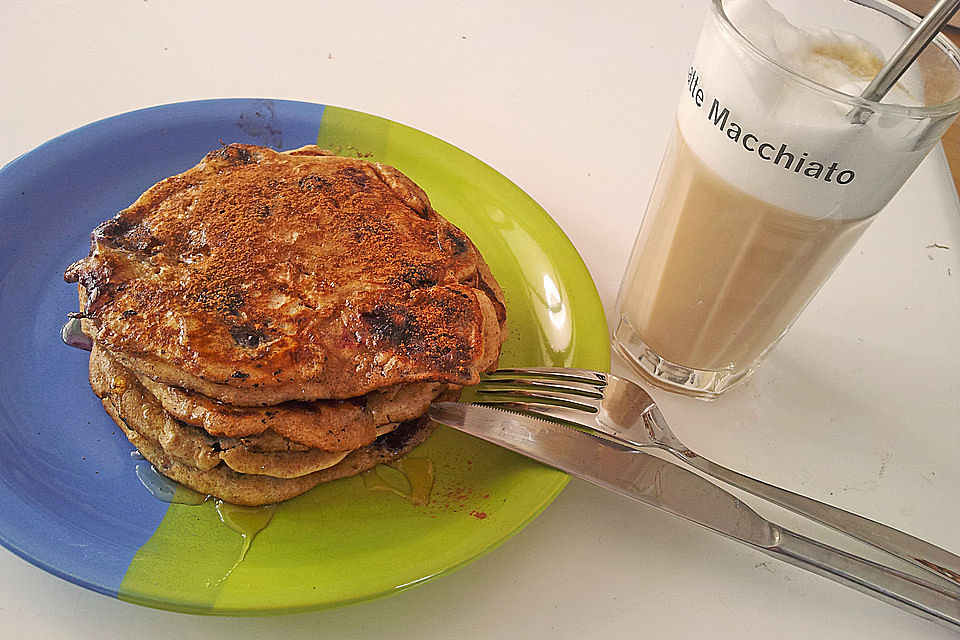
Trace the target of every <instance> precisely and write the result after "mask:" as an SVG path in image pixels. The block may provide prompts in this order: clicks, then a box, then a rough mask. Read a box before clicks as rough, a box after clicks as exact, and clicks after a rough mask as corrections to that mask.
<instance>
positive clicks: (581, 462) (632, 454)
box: [430, 402, 960, 630]
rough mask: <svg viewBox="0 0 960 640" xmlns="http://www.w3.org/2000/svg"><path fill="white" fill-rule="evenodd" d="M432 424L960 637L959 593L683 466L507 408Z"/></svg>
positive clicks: (459, 409) (445, 408) (434, 413)
mask: <svg viewBox="0 0 960 640" xmlns="http://www.w3.org/2000/svg"><path fill="white" fill-rule="evenodd" d="M430 417H431V418H433V419H434V420H436V421H437V422H439V423H441V424H445V425H448V426H450V427H453V428H455V429H458V430H460V431H464V432H466V433H469V434H471V435H474V436H477V437H478V438H482V439H484V440H487V441H489V442H492V443H494V444H498V445H500V446H502V447H505V448H507V449H510V450H512V451H516V452H517V453H520V454H522V455H525V456H527V457H529V458H533V459H534V460H538V461H539V462H542V463H544V464H546V465H549V466H551V467H554V468H556V469H559V470H561V471H565V472H567V473H569V474H571V475H574V476H576V477H578V478H582V479H583V480H586V481H587V482H592V483H593V484H596V485H599V486H601V487H604V488H606V489H610V490H611V491H616V492H617V493H619V494H621V495H624V496H627V497H628V498H632V499H634V500H638V501H640V502H643V503H646V504H649V505H651V506H654V507H657V508H658V509H662V510H664V511H667V512H669V513H672V514H674V515H677V516H680V517H681V518H684V519H686V520H689V521H691V522H694V523H696V524H699V525H701V526H704V527H706V528H708V529H711V530H713V531H716V532H717V533H719V534H721V535H724V536H726V537H728V538H732V539H733V540H737V541H738V542H742V543H743V544H746V545H747V546H750V547H753V548H755V549H757V550H759V551H761V552H763V553H765V554H767V555H770V556H772V557H774V558H777V559H779V560H783V561H785V562H789V563H790V564H793V565H796V566H798V567H801V568H803V569H806V570H808V571H812V572H813V573H817V574H819V575H822V576H825V577H827V578H830V579H831V580H834V581H836V582H839V583H841V584H844V585H846V586H848V587H852V588H854V589H856V590H858V591H860V592H862V593H866V594H868V595H871V596H873V597H875V598H878V599H880V600H883V601H884V602H887V603H889V604H892V605H894V606H897V607H899V608H901V609H903V610H905V611H909V612H910V613H913V614H916V615H918V616H920V617H922V618H925V619H927V620H931V621H933V622H937V623H939V624H942V625H944V626H947V627H949V628H951V629H954V630H960V591H954V590H952V589H950V588H949V587H945V586H938V585H934V584H931V583H929V582H927V581H925V580H921V579H920V578H917V577H914V576H912V575H909V574H907V573H903V572H901V571H897V570H896V569H893V568H890V567H886V566H884V565H881V564H877V563H875V562H872V561H870V560H866V559H864V558H860V557H859V556H855V555H853V554H850V553H847V552H845V551H842V550H840V549H836V548H834V547H830V546H828V545H825V544H823V543H820V542H817V541H816V540H812V539H810V538H806V537H804V536H802V535H800V534H797V533H794V532H792V531H789V530H788V529H785V528H783V527H781V526H779V525H777V524H774V523H772V522H770V521H768V520H766V519H764V518H762V517H761V516H760V515H759V514H758V513H756V512H755V511H753V510H752V509H751V508H750V507H748V506H747V505H746V504H744V503H743V502H741V501H740V500H739V499H737V498H736V497H735V496H733V495H732V494H730V493H728V492H727V491H725V490H723V489H721V488H720V487H718V486H716V485H714V484H713V483H711V482H709V481H707V480H705V479H703V478H701V477H700V476H698V475H696V474H695V473H692V472H690V471H687V470H686V469H683V468H682V467H680V466H677V465H675V464H671V463H669V462H666V461H665V460H661V459H659V458H656V457H654V456H651V455H649V454H646V453H643V452H640V451H636V450H635V449H630V448H627V447H622V446H619V445H616V444H614V443H610V442H608V441H606V440H601V439H600V438H597V437H596V436H592V435H590V434H587V433H584V432H581V431H577V430H576V429H574V428H572V427H569V426H565V425H562V424H558V423H554V422H548V421H546V420H541V419H539V418H534V417H531V416H526V415H522V414H519V413H513V412H511V411H504V410H502V409H494V408H491V407H483V406H478V405H470V404H460V403H456V402H441V403H438V404H435V405H433V406H432V407H430Z"/></svg>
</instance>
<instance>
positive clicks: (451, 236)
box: [444, 229, 469, 255]
mask: <svg viewBox="0 0 960 640" xmlns="http://www.w3.org/2000/svg"><path fill="white" fill-rule="evenodd" d="M444 235H445V236H446V237H447V240H448V241H449V242H450V246H451V247H452V248H453V253H454V254H455V255H459V254H461V253H463V252H464V251H466V250H467V247H468V246H469V245H468V244H467V241H466V239H465V238H462V237H460V234H459V233H457V232H456V231H455V230H454V229H446V230H444Z"/></svg>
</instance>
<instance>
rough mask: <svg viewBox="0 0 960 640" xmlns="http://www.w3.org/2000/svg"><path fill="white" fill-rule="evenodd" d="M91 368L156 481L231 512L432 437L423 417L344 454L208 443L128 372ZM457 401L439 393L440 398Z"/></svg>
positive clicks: (106, 365) (245, 442) (98, 353)
mask: <svg viewBox="0 0 960 640" xmlns="http://www.w3.org/2000/svg"><path fill="white" fill-rule="evenodd" d="M90 363H91V366H90V384H91V387H92V388H93V390H94V392H95V393H96V394H97V395H98V396H99V397H100V398H101V401H102V403H103V406H104V408H105V409H106V411H107V413H108V414H109V415H110V416H111V418H113V420H114V422H116V423H117V425H118V426H119V427H120V428H121V430H123V432H124V434H126V436H127V438H128V439H129V440H130V442H131V443H132V444H133V445H134V446H135V447H137V449H138V450H139V451H140V453H141V454H142V455H143V456H144V457H145V458H146V459H147V460H149V461H150V463H151V464H153V465H154V467H156V468H157V470H158V471H159V472H160V473H162V474H163V475H165V476H167V477H169V478H171V479H172V480H174V481H176V482H179V483H180V484H183V485H184V486H187V487H189V488H191V489H194V490H195V491H198V492H200V493H204V494H209V495H212V496H214V497H217V498H220V499H223V500H226V501H227V502H232V503H235V504H242V505H249V506H257V505H263V504H272V503H274V502H279V501H281V500H286V499H288V498H291V497H293V496H296V495H299V494H301V493H303V492H304V491H307V490H309V489H311V488H313V487H314V486H316V485H317V484H319V483H321V482H327V481H330V480H336V479H339V478H345V477H349V476H352V475H356V474H358V473H361V472H363V471H366V470H367V469H370V468H372V467H374V466H375V465H377V464H380V463H384V462H390V461H392V460H395V459H397V458H399V457H400V456H402V455H404V454H405V453H407V452H408V451H410V450H411V449H413V448H414V447H416V446H418V445H419V444H421V443H422V442H424V441H425V440H426V439H427V437H429V435H430V433H432V431H433V424H432V423H431V422H430V421H429V419H428V418H426V417H420V418H417V419H414V420H409V421H406V422H404V423H402V424H400V425H399V426H398V425H395V424H391V425H384V426H382V427H380V435H379V436H378V437H377V439H376V440H374V441H373V442H372V443H370V444H368V445H366V446H364V447H360V448H358V449H355V450H353V451H349V452H347V451H344V452H328V451H322V450H318V449H309V448H306V447H303V446H302V445H297V444H295V443H290V442H289V441H287V440H285V439H284V438H282V437H281V436H279V435H278V434H276V433H275V432H273V431H271V430H267V431H265V432H264V433H263V434H261V435H259V436H255V437H252V438H240V439H233V438H215V437H213V436H210V435H209V434H207V433H205V432H204V431H203V430H201V429H199V428H197V427H191V426H189V425H186V424H184V423H182V422H180V421H178V420H176V419H174V418H173V417H172V416H170V414H168V413H166V412H165V411H164V410H163V408H162V406H161V405H160V402H159V401H158V400H157V399H156V398H155V397H153V396H152V395H151V394H150V393H149V392H148V391H147V390H146V389H145V388H144V387H143V386H142V385H141V384H140V383H139V381H138V380H137V377H136V375H134V374H133V372H131V371H129V370H126V369H124V368H123V367H122V366H121V365H120V364H119V363H117V361H116V360H114V359H113V358H111V357H110V355H109V354H108V353H107V352H106V351H104V350H103V349H101V348H99V347H98V346H95V347H94V350H93V351H92V352H91V359H90ZM456 396H457V392H456V391H453V392H451V391H446V392H445V393H444V394H443V395H442V396H441V397H442V398H444V399H454V398H456Z"/></svg>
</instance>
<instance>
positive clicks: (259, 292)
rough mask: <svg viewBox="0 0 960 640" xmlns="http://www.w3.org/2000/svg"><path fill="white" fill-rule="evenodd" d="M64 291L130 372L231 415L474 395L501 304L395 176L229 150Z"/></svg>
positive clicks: (375, 167)
mask: <svg viewBox="0 0 960 640" xmlns="http://www.w3.org/2000/svg"><path fill="white" fill-rule="evenodd" d="M65 278H66V280H67V281H69V282H78V283H79V286H80V289H81V296H82V299H83V302H82V305H83V306H82V315H83V317H84V319H85V322H84V328H85V331H87V332H88V335H90V337H91V338H93V339H94V341H95V342H97V343H98V344H100V345H101V346H102V347H104V348H105V349H107V350H109V351H110V352H111V353H113V354H115V356H116V358H117V359H118V360H119V361H120V362H121V363H122V364H123V365H124V366H125V367H127V368H130V369H133V370H135V371H137V372H138V373H140V374H142V375H145V376H147V377H149V378H151V379H152V380H155V381H157V382H159V383H161V384H164V385H167V386H170V387H181V388H185V389H189V390H192V391H195V392H198V393H200V394H202V395H205V396H208V397H210V398H213V399H216V400H218V401H221V402H224V403H228V404H232V405H237V406H258V405H260V406H262V405H276V404H279V403H281V402H286V401H290V400H300V401H313V400H318V399H345V398H353V397H357V396H362V395H364V394H367V393H369V392H371V391H376V390H378V389H382V388H384V387H391V386H395V385H400V384H411V383H421V382H430V383H436V384H451V385H457V386H462V385H469V384H476V383H477V382H479V374H480V373H481V372H483V371H486V370H492V369H495V368H496V365H497V360H498V357H499V351H500V346H501V344H502V342H503V340H504V338H505V336H506V325H505V317H506V316H505V309H504V301H503V296H502V292H501V291H500V288H499V286H498V285H497V284H496V281H495V279H494V278H493V277H492V275H491V274H490V270H489V268H488V267H487V265H486V263H485V262H484V261H483V258H482V257H481V256H480V253H479V251H477V249H476V247H474V245H473V243H472V242H471V241H470V240H469V239H468V238H467V237H466V235H465V234H464V233H463V232H462V231H460V229H458V228H457V227H455V226H454V225H452V224H451V223H449V222H448V221H446V220H445V219H443V218H442V217H441V216H440V215H439V214H438V213H437V212H436V211H434V209H433V208H432V206H431V205H430V202H429V200H428V198H427V196H426V194H424V193H423V191H422V190H421V189H420V188H419V187H417V185H415V184H414V183H413V182H412V181H410V180H409V179H408V178H407V177H406V176H404V175H403V174H401V173H400V172H399V171H397V170H396V169H394V168H392V167H389V166H386V165H382V164H378V163H372V162H368V161H365V160H359V159H355V158H343V157H338V156H333V155H329V154H327V153H326V152H323V151H322V150H320V149H318V148H316V147H308V148H304V149H301V150H298V151H295V152H290V153H277V152H275V151H272V150H270V149H266V148H261V147H253V146H247V145H229V146H226V147H224V148H222V149H219V150H217V151H214V152H211V153H210V154H208V155H207V156H206V157H205V158H204V159H203V160H202V161H201V162H200V164H198V165H197V166H196V167H193V168H192V169H189V170H187V171H186V172H184V173H182V174H179V175H176V176H173V177H170V178H167V179H166V180H163V181H161V182H159V183H158V184H157V185H155V186H154V187H152V188H150V189H149V190H148V191H147V192H146V193H144V194H143V195H142V196H141V197H140V198H139V199H138V200H137V201H136V202H135V203H134V204H133V205H132V206H131V207H129V208H127V209H125V210H124V211H122V212H120V213H119V214H118V215H117V216H116V217H115V218H113V219H111V220H108V221H107V222H105V223H104V224H102V225H101V226H100V227H98V228H97V230H96V231H95V232H94V233H93V236H92V241H91V252H90V256H89V257H87V258H85V259H83V260H81V261H79V262H77V263H76V264H74V265H73V266H71V267H70V268H69V269H68V270H67V272H66V274H65Z"/></svg>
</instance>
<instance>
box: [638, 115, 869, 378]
mask: <svg viewBox="0 0 960 640" xmlns="http://www.w3.org/2000/svg"><path fill="white" fill-rule="evenodd" d="M663 170H664V171H668V172H669V175H668V176H666V177H664V178H662V179H661V180H659V181H658V183H657V190H656V192H655V193H654V194H653V199H652V200H651V202H650V207H649V213H648V215H650V216H653V219H652V220H651V221H650V223H649V225H646V224H645V227H647V229H646V231H647V235H646V237H641V238H639V239H638V248H637V249H636V250H635V251H634V254H633V257H632V260H631V262H630V266H629V267H628V268H627V273H626V275H625V277H624V278H625V280H624V283H625V284H624V289H623V291H622V293H621V306H622V313H623V316H624V317H625V319H626V320H627V321H628V322H629V323H630V324H631V326H632V327H633V329H634V330H635V331H636V332H637V333H639V335H641V336H643V341H644V342H645V343H646V345H647V346H648V347H649V348H650V349H652V350H653V351H654V352H656V353H657V354H658V355H659V356H660V357H662V358H664V359H666V360H668V361H670V362H673V363H676V364H681V365H684V366H687V367H690V368H694V369H701V370H704V369H706V370H720V369H728V370H732V371H739V370H742V369H743V368H746V367H749V366H750V365H751V364H752V363H753V362H754V361H755V360H756V359H757V358H759V357H760V356H761V355H762V354H763V352H764V351H765V350H766V349H767V348H768V347H769V346H770V345H771V344H773V343H774V342H775V341H776V340H777V338H778V337H779V335H780V333H781V332H782V331H783V330H784V328H785V327H787V326H788V325H789V323H790V322H791V321H792V320H793V319H794V318H795V317H796V316H797V314H799V313H800V311H801V310H802V309H803V307H804V305H805V304H806V303H807V301H808V300H809V299H810V298H811V297H812V296H813V294H814V293H815V292H816V290H817V288H818V287H819V286H820V284H821V283H822V282H823V281H824V280H825V279H826V277H827V276H828V275H829V274H830V272H831V271H832V270H833V268H834V267H835V266H836V265H837V264H838V263H839V262H840V259H841V258H842V257H843V255H844V254H845V253H846V252H847V250H848V249H849V248H850V247H851V245H853V243H854V241H856V239H857V238H858V237H860V234H861V233H862V232H863V230H864V229H866V226H867V224H869V219H866V220H837V219H831V218H821V219H817V218H813V217H810V216H805V215H801V214H797V213H794V212H792V211H787V210H786V209H781V208H779V207H776V206H773V205H770V204H767V203H766V202H764V201H762V200H760V199H759V198H757V197H755V196H752V195H750V194H748V193H745V192H743V191H741V190H740V189H738V188H736V187H734V186H732V185H731V184H729V183H728V182H726V181H725V180H724V179H723V178H721V177H720V176H718V175H717V174H716V173H715V172H713V171H712V170H711V169H710V168H709V167H707V166H706V165H705V164H704V163H703V162H702V161H701V160H700V159H699V158H697V156H696V154H695V153H693V151H692V150H691V149H690V147H689V145H687V144H686V142H685V141H684V139H683V135H682V134H681V133H680V132H679V131H677V132H675V133H674V136H673V140H672V141H671V145H670V148H669V149H668V151H667V156H666V158H664V169H663Z"/></svg>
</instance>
